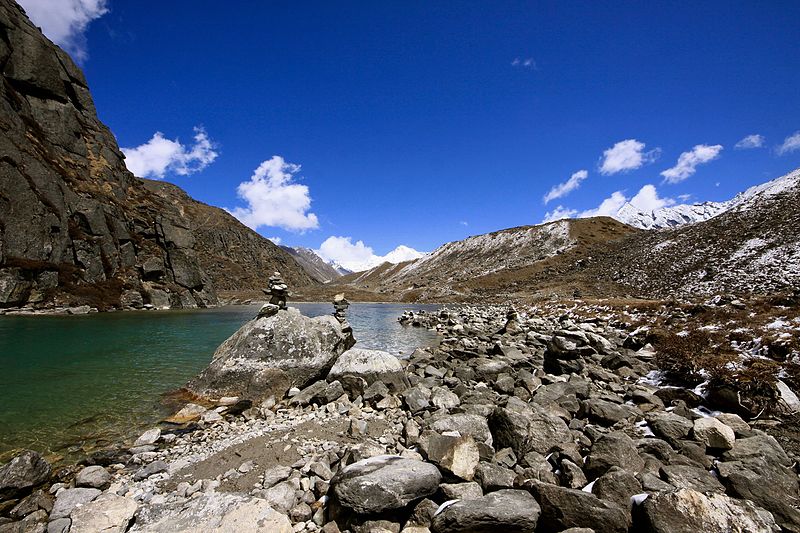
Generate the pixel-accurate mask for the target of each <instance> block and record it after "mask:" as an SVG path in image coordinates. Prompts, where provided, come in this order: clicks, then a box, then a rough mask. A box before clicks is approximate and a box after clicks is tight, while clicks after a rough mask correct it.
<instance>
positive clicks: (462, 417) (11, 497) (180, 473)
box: [0, 299, 800, 533]
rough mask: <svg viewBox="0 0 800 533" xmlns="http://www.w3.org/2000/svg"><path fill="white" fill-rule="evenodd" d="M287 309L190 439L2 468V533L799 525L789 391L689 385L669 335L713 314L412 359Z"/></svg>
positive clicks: (552, 319) (544, 333)
mask: <svg viewBox="0 0 800 533" xmlns="http://www.w3.org/2000/svg"><path fill="white" fill-rule="evenodd" d="M281 304H282V302H278V303H277V304H274V305H275V307H277V308H278V309H273V308H266V307H267V306H265V308H266V309H265V310H264V311H263V312H262V313H261V314H260V316H259V317H257V318H254V319H253V320H252V321H251V322H249V323H248V324H246V325H245V326H244V327H243V328H242V330H240V331H239V332H237V333H236V334H234V336H232V337H231V339H229V340H228V341H226V343H224V344H223V345H222V346H221V347H220V348H219V349H218V351H217V353H216V354H215V356H214V360H213V361H212V363H211V365H209V367H208V368H207V369H206V371H204V372H203V374H201V376H199V377H198V378H196V379H195V380H192V381H191V382H190V383H189V384H187V388H188V390H189V391H191V393H192V394H193V395H194V397H195V398H196V400H195V403H191V404H188V405H186V406H185V407H184V408H183V409H181V410H180V411H179V412H178V413H176V414H175V415H174V416H173V417H172V418H171V420H170V422H171V423H165V424H163V425H161V426H160V427H158V428H153V429H152V430H150V431H148V432H146V433H145V434H143V435H142V436H141V437H139V439H137V440H136V442H132V443H127V444H126V446H125V447H124V448H123V449H119V450H113V451H108V452H103V453H99V454H96V455H94V456H93V457H91V458H90V459H89V460H87V461H86V462H85V464H82V465H77V466H74V467H66V468H60V469H57V470H54V469H52V468H51V467H50V465H48V464H47V463H46V462H45V461H43V460H42V459H41V457H39V456H38V455H37V454H35V453H34V452H26V453H24V454H22V455H20V456H18V457H17V458H15V459H14V460H12V461H11V462H10V463H8V464H6V465H5V466H3V467H0V501H1V503H0V533H8V532H22V531H25V532H29V531H31V532H34V531H35V532H40V533H41V532H45V531H46V532H48V533H55V532H57V533H63V532H66V531H70V532H72V533H82V532H94V531H103V532H112V531H114V532H126V531H131V532H140V531H148V532H156V531H159V532H160V531H171V532H173V531H219V532H222V531H234V530H236V531H239V532H244V531H263V532H282V533H283V532H285V533H288V532H298V533H299V532H302V531H323V532H325V533H334V532H336V531H342V532H344V531H351V532H353V533H361V532H365V533H366V532H370V533H378V532H381V533H383V532H393V533H398V532H401V531H402V532H405V533H427V532H433V533H444V532H485V531H493V532H494V531H503V532H545V533H548V532H561V531H570V532H571V533H577V532H582V533H587V532H589V531H595V532H597V533H599V532H607V531H608V532H623V531H654V532H667V531H669V532H698V531H705V532H720V533H721V532H728V531H741V532H772V531H800V511H798V508H797V506H798V504H800V490H798V473H797V453H798V448H797V447H796V446H794V445H792V443H793V442H796V441H793V437H792V434H791V433H792V431H791V427H789V426H788V424H787V423H786V422H785V420H786V417H791V416H793V415H792V414H791V413H792V411H793V409H794V407H793V405H792V401H793V400H792V397H791V396H792V395H791V394H789V393H791V390H789V391H788V393H784V392H781V387H780V386H779V385H778V384H777V383H781V384H783V386H784V387H786V388H787V389H791V387H789V386H787V384H786V382H789V383H791V381H790V380H789V378H788V377H786V376H785V375H784V374H782V375H781V376H782V378H781V380H777V381H775V382H771V383H772V384H773V390H774V395H773V396H772V398H771V409H769V410H768V411H765V410H764V409H762V410H761V412H760V413H759V412H755V413H754V412H752V411H751V410H749V407H750V406H751V405H752V404H750V403H748V402H746V401H741V400H742V398H741V397H740V398H739V400H740V401H737V402H736V403H731V402H728V403H721V400H720V398H721V397H722V395H719V394H717V395H716V396H714V395H711V394H709V390H710V389H711V388H712V385H713V383H714V379H715V378H714V376H713V375H711V374H707V375H706V378H707V379H706V381H705V382H704V383H702V384H700V385H687V384H685V383H683V384H681V385H680V386H677V382H675V381H674V380H673V381H670V379H671V378H670V377H669V372H667V370H668V369H665V368H664V365H665V361H672V359H665V353H670V350H671V348H670V345H669V344H667V343H664V341H663V334H661V333H659V332H658V331H657V330H658V328H661V327H665V326H668V327H670V328H672V331H673V332H675V333H682V332H684V331H688V329H690V328H691V327H692V324H694V322H693V321H695V320H696V319H697V317H698V316H700V315H701V314H702V313H700V312H699V311H697V309H694V310H691V309H689V308H665V307H663V306H662V307H654V308H652V309H649V310H641V309H629V308H624V307H623V308H619V307H617V308H612V307H610V306H590V305H583V306H579V305H569V306H567V305H560V304H552V305H546V306H540V307H536V308H519V309H513V308H512V309H509V308H508V307H505V306H504V307H487V306H484V307H461V308H458V309H455V308H454V309H450V310H446V309H445V310H442V311H440V312H438V313H408V314H405V315H403V317H400V320H401V322H403V323H406V324H408V325H409V327H412V325H413V326H418V327H427V328H431V329H435V330H437V331H439V332H440V333H441V343H440V344H439V345H438V346H437V347H434V348H429V349H419V350H417V351H416V352H415V353H414V354H413V355H412V356H411V357H410V358H409V359H408V360H399V359H397V358H395V357H394V356H392V355H390V354H388V353H385V352H380V351H374V350H363V349H359V348H356V347H353V341H354V339H352V334H351V333H350V332H348V331H346V320H345V317H344V311H345V309H346V307H345V306H343V305H342V303H341V300H339V306H338V307H337V313H338V314H337V317H336V318H334V317H333V316H331V317H320V318H317V319H309V318H306V317H303V316H302V315H300V314H299V313H297V312H296V311H293V310H292V309H291V308H289V309H283V306H282V305H281ZM740 304H741V302H733V301H729V300H724V299H723V300H719V301H716V302H711V303H709V304H708V305H707V306H706V308H704V309H705V311H704V312H706V313H707V315H706V316H707V317H711V316H713V317H715V318H716V319H719V320H723V319H724V320H725V321H727V322H730V320H731V319H730V316H734V315H733V314H736V313H738V312H739V311H740V309H739V308H738V306H739V305H740ZM782 312H783V313H784V315H786V316H785V317H784V319H782V320H777V319H776V320H773V321H772V322H770V323H767V324H765V325H764V327H765V328H767V327H768V326H771V327H772V329H771V330H769V331H773V332H775V333H776V335H775V343H776V344H779V341H780V340H781V339H783V341H784V343H785V344H786V343H788V344H786V345H787V346H788V347H789V348H788V352H786V353H785V354H784V362H788V361H789V360H790V359H791V358H792V357H795V356H796V355H797V353H796V352H793V351H792V350H793V348H792V347H793V346H794V345H793V344H791V343H792V342H794V339H797V337H798V332H799V331H800V319H798V318H797V317H796V316H794V315H792V313H794V312H795V310H793V309H791V308H784V310H783V311H782ZM726 313H727V314H726ZM747 314H750V313H749V312H746V313H745V315H747ZM745 315H741V316H745ZM735 316H739V315H738V314H736V315H735ZM770 320H772V318H770ZM695 325H696V324H695ZM709 326H713V324H711V323H710V322H709V323H707V324H706V325H705V326H703V327H706V328H708V327H709ZM728 326H729V329H730V330H735V329H737V328H738V326H737V327H733V326H731V325H730V324H728ZM776 330H777V331H776ZM751 333H753V336H754V337H755V335H756V333H757V332H755V331H751ZM687 336H688V335H687V334H684V335H683V337H687ZM679 338H681V336H680V335H679ZM737 338H738V339H739V340H738V341H736V344H735V346H736V347H737V348H738V349H739V352H738V353H739V356H740V357H741V358H742V359H741V360H739V362H738V364H739V365H740V366H741V367H747V368H750V367H749V366H747V365H748V364H749V363H748V361H749V360H748V359H746V358H748V357H763V358H766V356H765V355H763V354H767V353H768V352H769V348H768V347H767V345H766V340H765V336H764V335H762V336H761V337H760V339H761V340H760V342H761V344H758V345H756V344H753V343H752V339H750V341H746V340H745V339H744V338H743V337H742V334H741V332H740V333H739V337H737ZM787 339H789V340H788V341H787ZM659 343H660V344H659ZM774 359H775V358H774V357H773V360H774ZM698 371H699V372H700V374H701V375H702V374H703V372H707V370H706V369H699V370H698ZM267 378H268V379H267ZM795 399H796V398H795ZM722 406H724V407H725V408H724V409H723V408H721V407H722ZM773 435H775V436H773ZM776 436H777V437H778V438H776Z"/></svg>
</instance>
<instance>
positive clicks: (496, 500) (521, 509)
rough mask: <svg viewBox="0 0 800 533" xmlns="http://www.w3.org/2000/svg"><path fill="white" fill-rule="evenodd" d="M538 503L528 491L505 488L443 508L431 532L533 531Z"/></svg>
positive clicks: (484, 532) (483, 532)
mask: <svg viewBox="0 0 800 533" xmlns="http://www.w3.org/2000/svg"><path fill="white" fill-rule="evenodd" d="M540 513H541V509H540V508H539V504H538V503H537V502H536V500H535V499H534V498H533V496H531V495H530V493H528V492H527V491H524V490H513V489H506V490H500V491H497V492H493V493H491V494H488V495H486V496H483V497H481V498H478V499H475V500H467V501H459V502H456V503H454V504H452V505H448V506H447V507H445V509H444V510H443V511H441V512H440V513H439V514H437V515H436V516H435V517H434V518H433V522H432V524H431V531H432V532H433V533H496V532H498V531H502V532H503V533H533V531H534V530H535V529H536V523H537V521H538V519H539V515H540Z"/></svg>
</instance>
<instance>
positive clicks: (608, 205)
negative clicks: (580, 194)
mask: <svg viewBox="0 0 800 533" xmlns="http://www.w3.org/2000/svg"><path fill="white" fill-rule="evenodd" d="M627 201H628V199H627V198H625V195H624V194H623V193H622V191H615V192H613V193H611V196H609V197H608V198H606V199H605V200H603V201H602V202H600V205H599V206H597V207H596V208H594V209H587V210H586V211H582V212H581V213H580V214H579V215H578V218H588V217H610V216H611V215H614V214H616V213H617V211H619V208H620V207H622V206H623V205H625V202H627Z"/></svg>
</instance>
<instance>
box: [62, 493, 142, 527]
mask: <svg viewBox="0 0 800 533" xmlns="http://www.w3.org/2000/svg"><path fill="white" fill-rule="evenodd" d="M137 508H138V505H137V504H136V502H135V501H134V500H132V499H130V498H124V497H122V496H117V495H116V494H113V493H106V494H101V495H100V496H98V497H97V499H95V500H93V501H91V502H89V503H87V504H86V505H83V506H82V507H78V508H76V509H75V510H74V511H73V512H72V516H71V518H72V527H71V529H70V531H75V532H79V531H97V532H102V533H125V531H127V530H128V526H129V525H130V523H131V521H132V520H133V515H134V514H135V513H136V509H137Z"/></svg>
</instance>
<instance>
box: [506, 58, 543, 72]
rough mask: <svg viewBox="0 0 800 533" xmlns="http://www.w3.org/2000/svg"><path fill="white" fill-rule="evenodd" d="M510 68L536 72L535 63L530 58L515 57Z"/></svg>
mask: <svg viewBox="0 0 800 533" xmlns="http://www.w3.org/2000/svg"><path fill="white" fill-rule="evenodd" d="M511 66H513V67H521V68H529V69H531V70H538V69H537V67H536V61H535V60H534V59H533V58H532V57H515V58H514V61H512V62H511Z"/></svg>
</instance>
